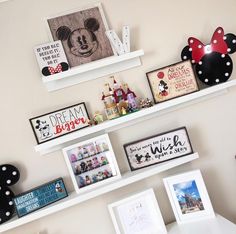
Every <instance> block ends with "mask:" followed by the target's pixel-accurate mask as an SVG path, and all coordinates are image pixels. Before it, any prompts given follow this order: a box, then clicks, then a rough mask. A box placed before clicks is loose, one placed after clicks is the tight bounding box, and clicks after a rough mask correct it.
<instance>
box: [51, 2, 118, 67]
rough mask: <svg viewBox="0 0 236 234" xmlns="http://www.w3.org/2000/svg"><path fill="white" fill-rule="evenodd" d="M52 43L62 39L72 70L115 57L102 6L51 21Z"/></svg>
mask: <svg viewBox="0 0 236 234" xmlns="http://www.w3.org/2000/svg"><path fill="white" fill-rule="evenodd" d="M47 23H48V26H49V30H50V32H51V35H52V38H53V40H61V41H62V44H63V47H64V49H65V53H66V56H67V59H68V61H69V64H70V67H74V66H78V65H81V64H84V63H89V62H92V61H95V60H98V59H101V58H105V57H108V56H112V55H113V54H114V53H113V51H112V48H111V45H110V42H109V40H108V38H107V37H106V34H105V32H106V31H107V30H108V27H107V23H106V20H105V16H104V13H103V10H102V6H101V4H100V3H99V4H94V7H92V8H83V9H82V10H80V11H77V12H73V13H69V14H65V15H60V16H57V17H53V18H49V19H48V20H47Z"/></svg>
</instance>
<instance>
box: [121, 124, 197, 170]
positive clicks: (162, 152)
mask: <svg viewBox="0 0 236 234" xmlns="http://www.w3.org/2000/svg"><path fill="white" fill-rule="evenodd" d="M124 149H125V152H126V156H127V158H128V162H129V165H130V169H131V170H132V171H133V170H138V169H141V168H144V167H148V166H151V165H154V164H157V163H161V162H164V161H167V160H171V159H174V158H178V157H182V156H185V155H188V154H191V153H193V150H192V146H191V143H190V140H189V137H188V133H187V129H186V128H185V127H181V128H178V129H175V130H172V131H169V132H164V133H161V134H159V135H155V136H151V137H147V138H145V139H142V140H138V141H135V142H131V143H128V144H125V145H124Z"/></svg>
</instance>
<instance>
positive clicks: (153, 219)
mask: <svg viewBox="0 0 236 234" xmlns="http://www.w3.org/2000/svg"><path fill="white" fill-rule="evenodd" d="M108 210H109V213H110V216H111V219H112V222H113V225H114V228H115V231H116V234H147V233H148V234H166V233H167V231H166V227H165V224H164V221H163V218H162V215H161V212H160V209H159V205H158V203H157V200H156V197H155V194H154V191H153V189H147V190H144V191H142V192H140V193H137V194H134V195H132V196H130V197H127V198H124V199H122V200H119V201H117V202H114V203H111V204H109V205H108Z"/></svg>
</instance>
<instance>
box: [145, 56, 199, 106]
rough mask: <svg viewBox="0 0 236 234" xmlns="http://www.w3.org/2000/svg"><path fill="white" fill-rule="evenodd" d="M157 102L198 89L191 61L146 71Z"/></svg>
mask: <svg viewBox="0 0 236 234" xmlns="http://www.w3.org/2000/svg"><path fill="white" fill-rule="evenodd" d="M146 75H147V79H148V82H149V85H150V88H151V91H152V95H153V99H154V102H155V103H160V102H164V101H167V100H170V99H173V98H176V97H180V96H183V95H186V94H189V93H192V92H195V91H198V85H197V82H196V78H195V75H194V72H193V68H192V65H191V62H190V61H184V62H179V63H176V64H172V65H170V66H167V67H163V68H159V69H156V70H154V71H150V72H148V73H146Z"/></svg>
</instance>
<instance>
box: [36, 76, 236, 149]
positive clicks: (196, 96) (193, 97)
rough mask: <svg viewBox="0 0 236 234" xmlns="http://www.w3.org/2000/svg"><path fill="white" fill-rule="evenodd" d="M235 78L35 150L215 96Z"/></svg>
mask: <svg viewBox="0 0 236 234" xmlns="http://www.w3.org/2000/svg"><path fill="white" fill-rule="evenodd" d="M235 85H236V80H231V81H228V82H225V83H222V84H219V85H215V86H212V87H209V88H206V89H203V90H201V91H198V92H195V93H191V94H188V95H185V96H182V97H179V98H175V99H172V100H169V101H166V102H163V103H160V104H157V105H154V106H152V107H150V108H147V109H143V110H140V111H137V112H135V113H132V114H129V115H126V116H123V117H120V118H117V119H113V120H108V121H105V122H103V123H101V124H99V125H96V126H92V127H87V128H84V129H81V130H79V131H76V132H72V133H70V134H67V135H64V136H62V137H59V138H56V139H54V140H51V141H48V142H45V143H42V144H39V145H36V146H35V151H36V152H40V154H47V153H50V152H53V151H56V150H60V149H62V148H64V147H65V146H68V145H69V144H70V143H71V141H73V140H76V139H79V138H82V137H86V136H88V135H90V134H97V133H104V132H106V133H108V132H111V131H114V130H117V129H120V128H123V127H127V126H130V125H134V124H136V123H139V122H142V121H145V120H147V119H150V118H153V117H155V116H157V115H160V114H163V113H164V112H167V111H171V110H174V109H176V108H178V107H179V106H183V105H189V104H192V103H193V102H199V101H201V100H202V99H207V98H210V97H212V96H216V95H218V94H221V93H222V92H225V91H226V89H227V88H229V87H232V86H235Z"/></svg>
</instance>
